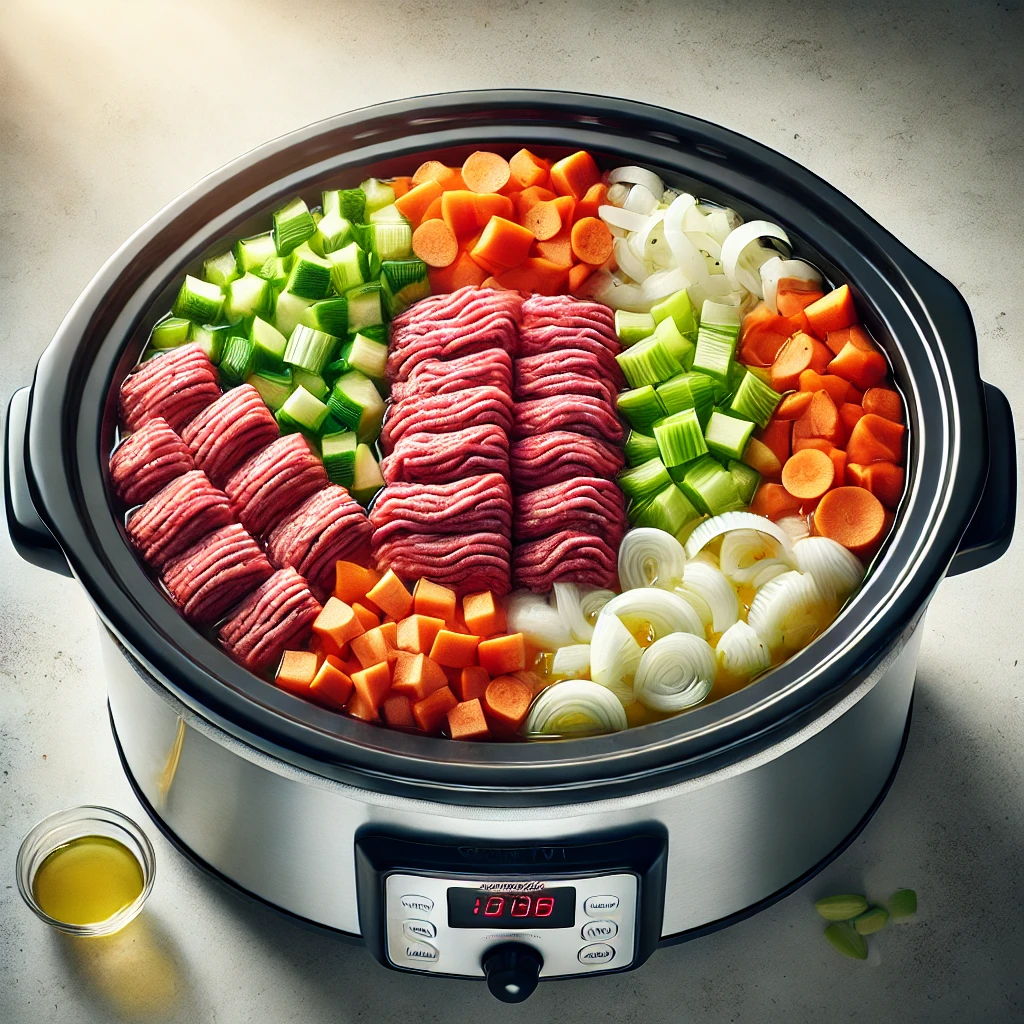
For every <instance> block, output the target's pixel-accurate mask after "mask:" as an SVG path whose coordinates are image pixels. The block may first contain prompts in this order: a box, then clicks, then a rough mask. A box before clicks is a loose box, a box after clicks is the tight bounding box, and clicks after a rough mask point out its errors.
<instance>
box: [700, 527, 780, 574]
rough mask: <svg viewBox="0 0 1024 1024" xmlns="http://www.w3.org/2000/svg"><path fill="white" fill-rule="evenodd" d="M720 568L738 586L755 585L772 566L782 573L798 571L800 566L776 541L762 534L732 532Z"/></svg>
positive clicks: (724, 540)
mask: <svg viewBox="0 0 1024 1024" xmlns="http://www.w3.org/2000/svg"><path fill="white" fill-rule="evenodd" d="M718 564H719V565H720V566H721V569H722V572H723V573H725V575H726V576H727V577H728V578H729V579H730V580H731V581H732V582H733V583H735V584H736V585H737V586H744V585H749V584H751V583H752V582H753V581H754V579H755V578H756V577H758V576H759V575H760V574H761V570H763V569H764V568H765V567H766V566H768V565H773V564H774V565H778V566H780V568H781V572H788V571H789V570H790V569H793V568H795V567H796V563H795V562H794V561H792V560H791V559H790V558H789V557H788V555H787V552H786V551H785V549H784V548H783V546H782V545H781V544H780V543H779V542H778V541H777V540H776V539H775V538H774V537H769V536H768V535H767V534H764V533H761V532H760V531H758V530H730V531H729V532H728V533H727V534H725V536H724V537H723V538H722V549H721V551H720V552H719V556H718ZM776 575H778V574H776ZM770 578H771V577H768V579H770ZM765 582H767V579H766V580H765Z"/></svg>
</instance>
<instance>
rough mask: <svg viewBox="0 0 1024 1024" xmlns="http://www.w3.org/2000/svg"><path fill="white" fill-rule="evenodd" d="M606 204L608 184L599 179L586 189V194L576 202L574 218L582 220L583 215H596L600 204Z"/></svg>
mask: <svg viewBox="0 0 1024 1024" xmlns="http://www.w3.org/2000/svg"><path fill="white" fill-rule="evenodd" d="M607 205H608V186H607V185H606V184H604V182H602V181H599V182H598V183H597V184H596V185H591V186H590V188H588V189H587V194H586V195H585V196H584V197H583V198H582V199H580V200H579V202H577V204H576V212H575V218H576V220H582V219H583V218H584V217H596V216H597V211H598V209H599V208H600V207H602V206H607Z"/></svg>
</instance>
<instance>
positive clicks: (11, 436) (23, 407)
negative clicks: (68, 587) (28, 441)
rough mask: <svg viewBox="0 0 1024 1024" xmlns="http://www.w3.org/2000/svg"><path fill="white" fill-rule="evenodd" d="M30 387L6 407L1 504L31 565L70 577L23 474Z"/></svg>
mask: <svg viewBox="0 0 1024 1024" xmlns="http://www.w3.org/2000/svg"><path fill="white" fill-rule="evenodd" d="M29 391H30V389H29V388H21V389H20V390H18V391H15V392H14V395H13V396H12V397H11V402H10V404H9V405H8V406H7V423H6V425H5V428H4V504H5V505H6V508H7V530H8V532H9V533H10V535H11V543H12V544H13V545H14V550H15V551H17V552H18V554H19V555H21V557H22V558H24V559H25V561H26V562H31V563H32V564H33V565H38V566H39V567H40V568H41V569H49V570H50V571H51V572H56V573H60V574H61V575H62V576H70V575H71V569H70V567H69V566H68V563H67V559H66V558H65V557H64V552H63V551H61V549H60V545H59V544H58V543H57V542H56V541H55V540H54V539H53V534H52V533H50V531H49V530H48V529H47V528H46V524H45V523H44V522H43V521H42V519H40V518H39V513H38V512H37V511H36V507H35V505H33V504H32V495H31V494H30V493H29V490H28V477H27V475H26V473H25V429H26V427H27V425H28V409H29Z"/></svg>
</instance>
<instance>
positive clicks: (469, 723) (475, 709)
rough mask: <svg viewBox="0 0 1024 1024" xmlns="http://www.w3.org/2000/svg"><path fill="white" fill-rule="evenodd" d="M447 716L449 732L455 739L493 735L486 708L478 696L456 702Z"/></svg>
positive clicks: (476, 738) (475, 738) (482, 738)
mask: <svg viewBox="0 0 1024 1024" xmlns="http://www.w3.org/2000/svg"><path fill="white" fill-rule="evenodd" d="M447 718H448V734H449V735H450V736H451V738H452V739H453V740H485V739H487V738H488V737H489V736H490V735H491V731H490V729H488V728H487V719H486V718H484V709H483V708H482V707H481V706H480V701H479V700H478V699H477V698H476V697H474V698H473V699H472V700H467V701H463V702H462V703H461V704H456V705H455V707H453V708H452V709H451V710H450V711H449V712H448V715H447Z"/></svg>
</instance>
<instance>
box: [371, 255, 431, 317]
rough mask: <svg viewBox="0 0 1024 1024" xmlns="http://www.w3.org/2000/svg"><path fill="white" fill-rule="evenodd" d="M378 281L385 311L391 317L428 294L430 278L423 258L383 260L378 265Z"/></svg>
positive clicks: (402, 311)
mask: <svg viewBox="0 0 1024 1024" xmlns="http://www.w3.org/2000/svg"><path fill="white" fill-rule="evenodd" d="M380 281H381V287H382V289H383V292H384V298H385V301H386V303H387V313H388V316H389V317H392V318H393V317H396V316H398V315H399V314H400V313H404V312H405V311H406V310H407V309H408V308H409V307H410V306H411V305H412V304H413V303H414V302H416V301H418V300H419V299H425V298H426V297H427V296H428V295H429V294H430V279H429V277H428V276H427V265H426V263H424V262H423V260H419V259H409V260H385V261H384V262H383V263H382V264H381V267H380Z"/></svg>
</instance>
